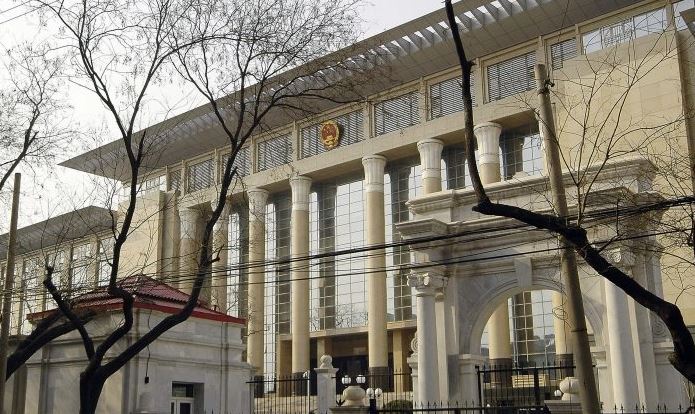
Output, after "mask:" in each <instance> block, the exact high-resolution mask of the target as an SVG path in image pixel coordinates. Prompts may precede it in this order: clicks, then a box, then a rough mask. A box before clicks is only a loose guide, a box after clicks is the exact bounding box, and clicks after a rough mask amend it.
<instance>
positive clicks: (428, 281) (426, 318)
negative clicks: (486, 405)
mask: <svg viewBox="0 0 695 414" xmlns="http://www.w3.org/2000/svg"><path fill="white" fill-rule="evenodd" d="M446 281H447V279H446V278H445V277H444V276H443V275H442V274H440V273H438V272H435V271H429V272H426V273H412V274H410V275H409V276H408V285H409V286H410V287H412V288H413V289H415V296H416V297H417V315H416V318H417V320H416V321H417V365H418V381H417V386H418V398H419V401H417V403H420V404H427V403H428V402H430V403H431V402H435V401H439V400H440V395H439V370H438V360H437V330H436V324H437V320H436V314H435V306H434V297H435V295H436V293H437V291H438V290H439V289H442V288H444V287H445V286H446Z"/></svg>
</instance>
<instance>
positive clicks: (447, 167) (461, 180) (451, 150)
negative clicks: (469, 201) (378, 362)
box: [442, 146, 471, 190]
mask: <svg viewBox="0 0 695 414" xmlns="http://www.w3.org/2000/svg"><path fill="white" fill-rule="evenodd" d="M442 163H443V164H444V165H443V168H442V169H443V171H444V175H443V177H442V181H443V183H442V184H443V185H442V188H446V189H447V190H454V189H461V188H466V187H469V186H470V185H471V181H470V176H469V174H468V163H467V162H466V151H465V149H464V148H463V147H461V146H453V147H447V148H444V151H443V152H442Z"/></svg>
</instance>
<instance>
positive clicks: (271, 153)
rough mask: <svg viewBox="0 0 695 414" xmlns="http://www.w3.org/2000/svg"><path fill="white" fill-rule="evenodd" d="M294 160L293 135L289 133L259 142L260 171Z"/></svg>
mask: <svg viewBox="0 0 695 414" xmlns="http://www.w3.org/2000/svg"><path fill="white" fill-rule="evenodd" d="M290 162H292V135H290V134H287V135H283V136H280V137H277V138H272V139H268V140H265V141H261V142H259V143H258V171H265V170H268V169H270V168H273V167H279V166H281V165H284V164H289V163H290Z"/></svg>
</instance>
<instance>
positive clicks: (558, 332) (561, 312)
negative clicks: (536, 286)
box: [552, 292, 573, 377]
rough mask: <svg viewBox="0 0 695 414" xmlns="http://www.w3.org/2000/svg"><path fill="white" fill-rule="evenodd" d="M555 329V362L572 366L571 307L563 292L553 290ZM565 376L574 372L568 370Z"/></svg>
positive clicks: (569, 375)
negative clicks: (567, 304) (569, 312)
mask: <svg viewBox="0 0 695 414" xmlns="http://www.w3.org/2000/svg"><path fill="white" fill-rule="evenodd" d="M552 301H553V329H554V332H555V363H556V364H557V365H559V366H572V363H573V361H572V338H571V337H570V326H569V321H570V318H569V314H568V313H567V312H568V310H569V307H568V306H566V304H565V302H566V301H565V298H564V296H563V294H562V292H553V295H552ZM565 376H567V377H571V376H573V373H572V372H571V370H569V369H568V370H567V372H566V373H565Z"/></svg>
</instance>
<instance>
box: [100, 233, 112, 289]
mask: <svg viewBox="0 0 695 414" xmlns="http://www.w3.org/2000/svg"><path fill="white" fill-rule="evenodd" d="M113 243H114V239H113V238H111V237H107V238H104V239H101V240H99V257H98V265H97V266H98V274H97V286H106V285H108V284H109V278H110V277H111V259H112V258H113Z"/></svg>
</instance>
